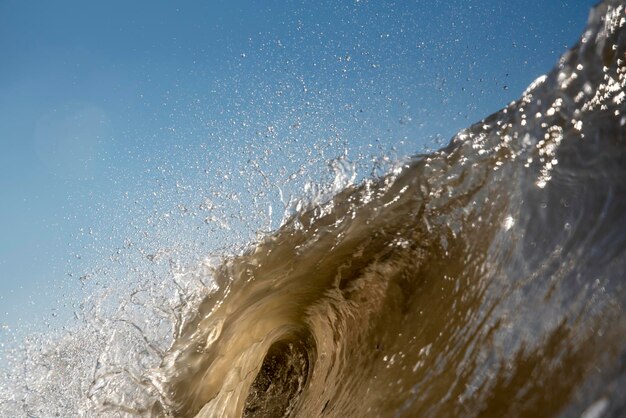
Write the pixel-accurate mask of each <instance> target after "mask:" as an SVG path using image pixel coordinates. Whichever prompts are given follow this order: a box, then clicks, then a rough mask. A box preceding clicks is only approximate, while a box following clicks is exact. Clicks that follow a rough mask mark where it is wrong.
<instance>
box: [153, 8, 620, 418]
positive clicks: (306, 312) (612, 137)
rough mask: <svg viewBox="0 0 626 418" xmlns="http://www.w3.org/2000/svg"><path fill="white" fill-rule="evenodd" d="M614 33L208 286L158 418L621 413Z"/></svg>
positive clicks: (594, 35)
mask: <svg viewBox="0 0 626 418" xmlns="http://www.w3.org/2000/svg"><path fill="white" fill-rule="evenodd" d="M624 20H625V11H624V5H623V4H622V2H621V1H605V2H603V3H601V4H600V5H598V6H597V7H596V8H595V9H594V10H593V12H592V13H591V16H590V20H589V25H588V28H587V29H586V30H585V32H584V34H583V36H582V39H581V41H580V42H579V43H578V44H577V45H576V46H575V47H574V48H573V49H572V50H570V51H568V52H567V53H566V54H565V55H564V56H563V57H562V59H561V60H560V62H559V64H558V66H557V67H556V68H555V69H554V70H553V71H552V72H551V73H549V74H548V75H547V76H545V77H542V78H540V79H538V80H537V81H536V82H535V83H533V85H532V86H530V87H529V89H528V90H527V91H526V92H524V94H523V96H522V98H521V99H520V100H518V101H517V102H516V103H514V104H511V105H510V106H508V107H507V108H506V109H504V110H502V111H500V112H499V113H496V114H494V115H492V116H490V117H489V118H487V119H485V120H484V121H482V122H481V123H479V124H476V125H474V126H472V127H471V128H469V129H467V130H464V131H462V132H460V133H459V134H457V135H456V136H455V137H454V138H453V140H452V141H451V143H450V145H449V146H448V147H446V148H444V149H442V150H440V151H438V152H435V153H433V154H431V155H424V156H418V157H415V158H413V159H411V160H409V161H407V162H406V163H405V164H404V165H403V166H401V167H399V169H398V170H396V172H392V173H390V174H388V175H387V176H385V177H383V178H380V179H377V180H369V181H365V182H364V183H363V184H362V185H360V186H358V187H349V188H347V189H346V190H344V191H342V192H341V193H339V194H338V195H337V196H335V197H334V198H333V199H331V200H330V201H329V202H327V203H326V204H323V205H319V206H316V207H312V208H309V209H308V210H306V211H303V212H301V213H299V214H298V215H296V216H294V217H293V218H292V219H291V220H290V221H288V222H287V223H286V224H285V225H284V226H283V227H282V228H280V230H278V231H277V232H276V233H274V234H272V235H271V236H268V237H267V238H266V239H265V240H264V241H263V242H261V243H259V244H258V245H256V246H255V247H254V248H253V249H251V250H250V251H249V252H247V253H245V254H243V255H241V256H237V257H234V258H232V259H230V260H229V261H227V262H225V263H224V264H223V265H222V266H220V267H219V268H217V269H215V270H214V271H213V273H212V274H213V276H214V279H215V280H216V281H217V283H218V284H219V289H218V290H216V291H215V292H214V293H213V294H212V295H211V296H210V297H208V298H207V299H206V300H205V301H204V302H203V303H201V304H200V305H199V306H198V307H197V310H196V314H195V315H194V316H193V317H191V318H188V320H187V321H186V322H185V323H184V324H180V325H181V326H180V332H179V334H178V336H177V339H176V341H175V342H174V344H173V346H172V347H171V349H170V350H169V352H168V353H166V355H165V359H164V361H163V363H162V365H161V367H160V369H159V370H158V371H156V372H155V374H154V377H153V384H154V385H156V386H158V387H159V389H160V393H161V394H162V397H161V399H160V400H159V401H157V402H155V403H154V405H153V407H152V409H151V412H150V413H151V414H153V415H173V416H190V415H197V416H199V417H209V416H239V415H244V416H250V417H252V416H258V417H269V416H272V417H275V416H292V415H293V416H337V417H339V416H341V417H345V416H464V417H465V416H485V415H489V416H535V415H537V414H540V415H542V416H552V415H559V414H560V415H563V416H580V415H581V414H583V413H585V414H587V416H594V414H597V415H599V414H600V413H604V414H605V416H618V415H620V413H623V412H624V411H625V409H624V408H625V405H626V399H625V396H624V394H623V392H620V389H619V388H620V387H622V388H623V387H624V386H623V385H624V384H626V371H625V368H624V367H625V359H626V338H624V336H625V335H626V333H625V331H626V321H625V318H624V313H623V309H624V306H625V302H626V297H625V293H624V292H625V289H624V278H623V274H624V273H623V272H624V271H626V261H625V260H626V251H625V249H626V183H625V182H624V181H623V179H624V178H626V147H625V142H624V141H626V137H625V132H624V124H625V119H624V118H625V117H626V116H623V115H626V108H625V106H624V91H623V90H624V84H625V82H626V66H625V62H626V30H625V29H624ZM597 415H596V416H597Z"/></svg>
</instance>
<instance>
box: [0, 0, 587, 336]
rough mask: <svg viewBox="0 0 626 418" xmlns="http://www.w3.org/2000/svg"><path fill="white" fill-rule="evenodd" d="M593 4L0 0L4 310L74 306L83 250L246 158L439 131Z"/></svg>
mask: <svg viewBox="0 0 626 418" xmlns="http://www.w3.org/2000/svg"><path fill="white" fill-rule="evenodd" d="M593 3H594V2H592V1H588V0H571V1H561V0H559V1H557V0H554V1H545V0H541V1H540V0H526V1H512V2H502V1H497V0H463V1H460V0H454V1H452V0H450V1H445V2H443V1H441V2H427V1H398V2H390V1H367V0H361V1H346V2H342V1H336V0H335V1H325V0H317V1H293V2H277V1H271V0H270V1H256V2H255V1H243V0H236V1H205V2H200V1H195V2H194V1H191V2H184V3H183V2H154V1H152V2H146V1H132V2H129V1H108V2H84V1H58V2H27V1H13V0H2V1H0V57H1V62H0V145H1V148H0V199H1V200H0V201H1V205H0V237H1V238H0V326H1V325H3V324H5V325H7V326H10V327H12V328H15V327H18V328H19V327H20V326H21V324H22V323H24V321H25V322H29V321H30V322H32V321H34V320H35V318H38V317H39V316H41V315H43V316H46V315H49V314H50V313H51V312H52V311H53V310H55V309H59V310H66V311H68V307H63V302H64V301H66V299H65V296H64V294H65V293H66V292H67V289H68V288H70V289H71V288H73V287H78V286H79V284H78V282H79V280H78V277H79V276H81V271H82V270H81V269H83V268H84V266H83V264H85V263H86V264H89V263H93V262H97V263H99V265H102V263H103V261H102V260H98V258H101V259H104V258H107V257H110V254H111V253H110V251H111V248H116V246H119V245H121V244H120V242H122V241H124V240H125V239H127V238H128V237H129V235H128V234H129V232H128V230H129V229H130V230H132V227H133V226H134V225H136V224H141V223H145V222H149V221H150V220H149V217H150V214H151V213H154V212H157V211H160V210H161V209H163V208H166V207H168V205H169V206H172V205H176V204H177V201H176V199H181V202H183V203H184V202H186V201H188V202H192V203H193V202H196V201H201V200H202V198H203V193H205V192H206V190H208V186H206V187H205V185H206V184H213V183H216V182H222V181H225V180H224V179H223V178H222V177H220V176H221V174H220V173H223V172H227V171H228V170H229V169H232V167H236V166H241V165H245V164H248V161H249V160H251V159H254V158H255V157H258V156H260V155H263V154H268V153H269V154H272V155H273V156H274V157H272V158H274V159H266V160H265V162H266V168H265V170H266V171H270V172H271V171H272V170H274V168H276V171H279V170H278V167H282V166H287V167H290V165H292V166H293V167H296V168H297V167H299V166H301V164H302V161H304V156H301V155H300V154H299V152H300V150H301V149H302V150H304V149H308V148H309V146H308V145H306V144H309V145H310V144H313V143H317V142H319V141H320V140H322V139H323V138H325V137H328V136H333V135H334V136H337V137H340V138H341V140H342V141H344V142H345V144H346V146H347V148H348V149H349V150H350V152H351V153H352V154H355V155H356V154H358V153H360V152H364V150H367V149H368V147H370V146H371V145H372V144H377V145H376V146H378V147H379V148H381V149H385V150H388V149H390V148H391V147H392V146H394V147H396V149H397V153H398V154H400V155H406V154H411V153H415V152H419V151H421V150H423V149H424V147H425V146H427V145H431V146H432V144H433V139H434V138H443V139H445V140H447V139H448V138H449V137H450V136H451V135H452V134H454V133H455V132H456V131H457V130H459V129H460V128H463V127H464V126H467V125H468V124H469V123H471V122H475V121H478V120H480V119H481V118H482V117H485V116H487V115H488V114H489V113H491V112H494V111H496V110H498V109H500V108H501V107H503V106H504V105H506V104H507V103H508V102H510V101H511V100H514V99H516V98H517V97H518V96H519V95H520V93H521V92H522V91H523V90H524V88H525V87H526V86H527V85H528V84H529V83H530V82H531V81H532V80H534V79H535V78H536V77H537V76H539V75H541V74H543V73H545V72H546V71H548V70H549V69H550V68H551V67H552V66H553V65H554V63H555V62H556V60H557V59H558V57H559V56H560V54H561V53H562V52H564V51H565V50H566V48H567V47H568V46H571V45H572V44H573V43H574V42H575V41H576V40H577V39H578V36H579V35H580V33H581V32H582V29H583V28H584V25H585V22H586V19H587V16H588V12H589V8H590V7H591V6H592V5H593ZM300 126H302V127H303V128H302V129H300V130H298V131H297V132H296V131H295V128H294V127H297V128H299V127H300ZM303 144H304V145H303ZM370 148H371V147H370ZM301 158H302V159H301ZM273 164H275V165H273ZM164 167H166V168H164ZM235 180H236V181H233V180H232V179H230V178H229V179H228V181H230V183H229V186H227V188H232V190H237V189H238V188H240V187H245V186H244V184H243V183H242V181H243V179H235ZM237 181H239V183H237ZM182 183H184V184H185V185H186V186H185V187H187V188H186V189H185V187H183V186H181V184H182ZM155 184H158V185H159V187H158V188H156V187H155ZM176 188H178V189H181V190H186V191H183V192H180V193H178V194H177V193H171V192H168V190H173V189H176ZM155 190H156V192H155ZM157 192H158V193H157ZM159 193H161V194H159ZM185 196H186V197H185ZM128 199H130V200H131V201H133V202H135V203H134V204H135V205H136V207H141V208H142V210H141V211H134V212H133V211H129V209H128V208H129V207H130V206H132V205H129V204H128V203H127V202H128ZM138 201H140V203H137V202H138ZM244 207H245V202H244ZM185 222H186V221H185V219H183V218H181V220H179V221H178V223H177V225H176V226H175V227H176V228H178V231H179V233H178V234H177V235H176V239H179V240H184V234H185V231H186V229H185V228H188V227H189V229H192V228H191V226H190V225H192V224H193V225H194V228H195V229H194V230H197V229H198V228H199V227H197V226H196V224H195V223H193V222H191V221H190V222H191V223H190V224H189V225H187V226H185V225H184V224H185ZM181 225H182V226H181ZM139 229H141V228H139ZM139 229H138V230H139ZM122 230H123V231H124V232H120V231H122ZM131 234H132V232H131ZM205 236H206V237H207V240H210V239H211V237H214V235H210V234H208V233H207V234H205ZM181 237H182V238H181ZM189 237H192V238H193V237H194V236H193V235H190V236H189ZM210 246H211V243H209V244H207V245H206V246H204V247H203V246H199V248H205V247H206V248H208V247H210ZM87 247H88V248H87ZM94 260H96V261H94ZM81 263H82V264H81ZM20 318H23V319H24V321H22V322H20ZM1 332H2V331H1V329H0V333H1Z"/></svg>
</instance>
